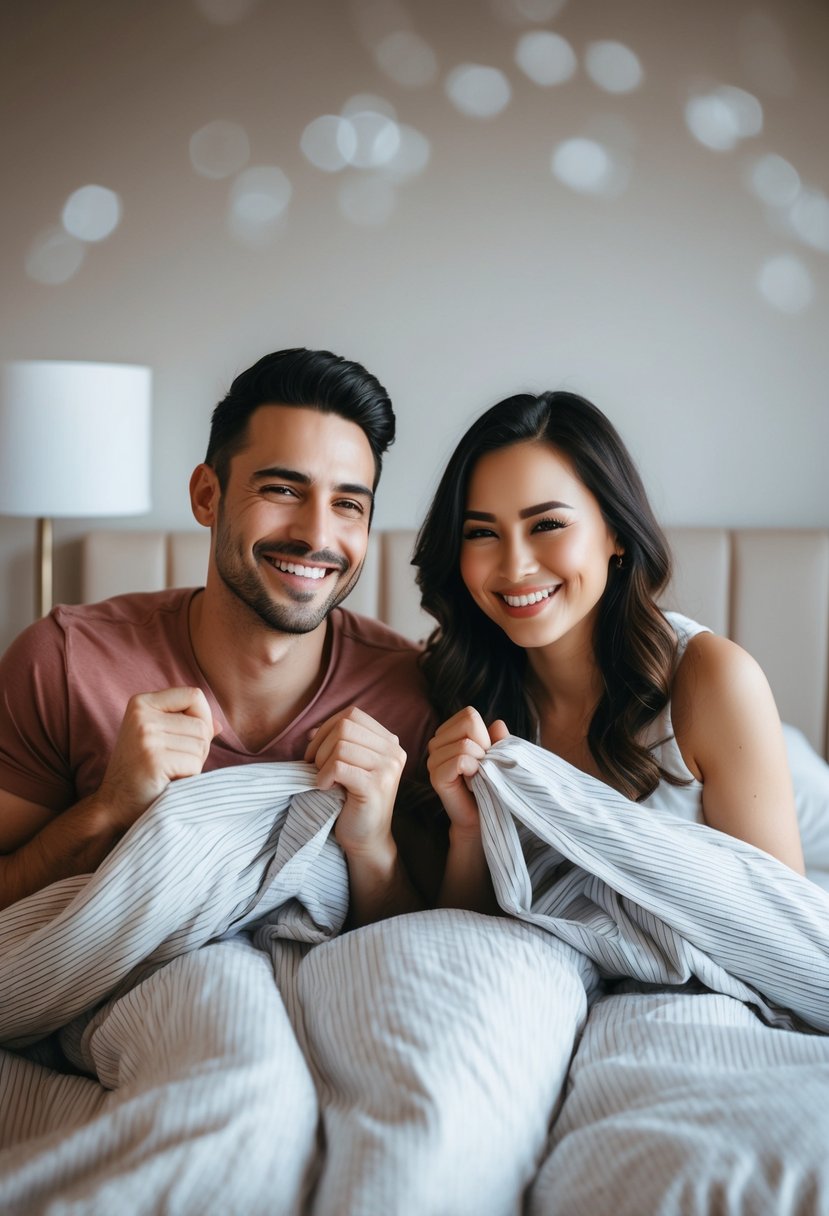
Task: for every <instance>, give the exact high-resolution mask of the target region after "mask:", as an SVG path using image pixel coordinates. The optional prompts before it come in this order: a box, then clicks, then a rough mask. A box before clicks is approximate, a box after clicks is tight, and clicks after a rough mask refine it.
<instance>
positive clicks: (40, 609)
mask: <svg viewBox="0 0 829 1216" xmlns="http://www.w3.org/2000/svg"><path fill="white" fill-rule="evenodd" d="M51 611H52V521H51V519H39V520H38V521H37V545H36V548H35V613H36V615H37V616H38V617H41V616H47V615H48V614H49V613H50V612H51Z"/></svg>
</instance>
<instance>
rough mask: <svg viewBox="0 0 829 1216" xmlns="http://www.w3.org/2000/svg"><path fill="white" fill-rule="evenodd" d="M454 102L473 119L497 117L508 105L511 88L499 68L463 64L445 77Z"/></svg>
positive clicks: (449, 94)
mask: <svg viewBox="0 0 829 1216" xmlns="http://www.w3.org/2000/svg"><path fill="white" fill-rule="evenodd" d="M446 92H447V95H448V97H449V100H450V101H451V102H452V104H453V105H454V106H455V107H456V108H457V109H458V110H460V112H461V113H462V114H466V115H468V116H469V117H470V118H494V117H495V116H496V115H497V114H500V113H501V111H502V110H504V109H505V108H506V106H507V105H508V104H509V100H510V97H511V96H512V89H511V88H510V83H509V81H508V80H507V78H506V76H505V75H504V73H503V72H502V71H500V70H499V69H498V68H491V67H485V66H484V65H483V64H479V63H461V64H458V66H457V67H456V68H453V69H452V71H451V72H450V73H449V75H448V76H447V78H446Z"/></svg>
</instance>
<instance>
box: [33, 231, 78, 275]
mask: <svg viewBox="0 0 829 1216" xmlns="http://www.w3.org/2000/svg"><path fill="white" fill-rule="evenodd" d="M85 254H86V246H85V245H84V243H83V241H79V240H78V239H77V237H74V236H71V235H70V234H69V233H68V232H65V231H64V230H63V229H62V228H47V229H46V230H45V231H44V232H41V233H39V234H38V236H36V237H35V239H34V241H33V242H32V245H31V247H30V249H29V252H28V253H27V255H26V274H27V275H28V276H29V278H30V279H33V280H34V281H35V283H46V284H49V285H50V286H56V285H57V284H59V283H66V282H67V280H69V279H71V278H72V275H73V274H75V273H76V272H77V271H78V270H79V269H80V266H81V263H82V262H83V260H84V256H85Z"/></svg>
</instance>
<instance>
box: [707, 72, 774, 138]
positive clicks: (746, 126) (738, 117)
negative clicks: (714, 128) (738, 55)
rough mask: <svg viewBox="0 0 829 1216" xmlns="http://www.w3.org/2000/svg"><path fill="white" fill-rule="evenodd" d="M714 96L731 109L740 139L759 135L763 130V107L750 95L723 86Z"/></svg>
mask: <svg viewBox="0 0 829 1216" xmlns="http://www.w3.org/2000/svg"><path fill="white" fill-rule="evenodd" d="M715 96H716V97H718V98H719V99H720V100H721V101H722V102H724V103H725V105H727V106H728V107H729V108H730V109H731V111H732V113H733V115H734V122H735V124H736V127H737V134H738V135H739V137H740V138H741V139H748V138H750V137H751V136H752V135H759V134H760V132H761V131H762V129H763V107H762V106H761V105H760V102H759V101H758V100H757V98H756V97H755V96H754V95H753V94H752V93H747V92H746V90H745V89H737V88H735V87H734V85H730V84H724V85H721V86H720V88H718V89H717V90H716V91H715Z"/></svg>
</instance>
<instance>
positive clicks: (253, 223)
mask: <svg viewBox="0 0 829 1216" xmlns="http://www.w3.org/2000/svg"><path fill="white" fill-rule="evenodd" d="M292 193H293V188H292V186H291V183H290V181H289V180H288V178H287V177H286V176H285V174H284V173H283V172H282V170H281V169H277V168H276V166H272V165H256V166H254V167H253V168H251V169H245V170H244V171H243V172H242V173H240V174H239V176H238V177H236V178H235V179H234V181H233V185H232V186H231V191H230V222H231V229H232V231H233V233H234V234H235V235H236V236H239V237H241V238H242V239H245V240H250V241H253V242H257V241H260V240H263V239H266V238H267V237H268V236H270V235H271V233H272V232H273V230H274V228H275V226H276V224H277V222H278V220H279V219H280V217H281V216H282V214H283V212H284V211H285V209H286V207H287V206H288V203H289V202H290V200H291V194H292Z"/></svg>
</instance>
